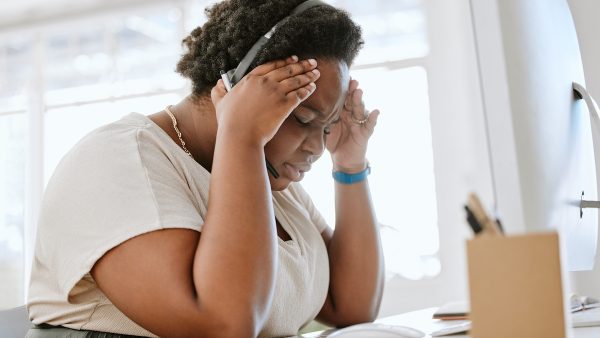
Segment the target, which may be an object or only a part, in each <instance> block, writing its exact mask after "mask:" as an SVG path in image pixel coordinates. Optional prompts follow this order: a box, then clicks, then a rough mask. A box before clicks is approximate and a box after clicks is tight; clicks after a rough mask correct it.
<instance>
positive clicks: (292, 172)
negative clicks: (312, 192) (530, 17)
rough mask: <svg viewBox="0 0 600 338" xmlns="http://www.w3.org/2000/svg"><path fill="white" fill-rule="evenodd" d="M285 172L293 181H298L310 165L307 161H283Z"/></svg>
mask: <svg viewBox="0 0 600 338" xmlns="http://www.w3.org/2000/svg"><path fill="white" fill-rule="evenodd" d="M283 166H284V167H285V172H286V174H287V176H288V177H289V178H291V179H292V180H293V181H300V180H302V178H303V177H304V173H305V172H307V171H309V170H310V168H311V166H310V164H307V163H295V164H291V163H287V162H286V163H284V164H283Z"/></svg>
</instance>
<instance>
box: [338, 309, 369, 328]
mask: <svg viewBox="0 0 600 338" xmlns="http://www.w3.org/2000/svg"><path fill="white" fill-rule="evenodd" d="M375 319H377V315H376V314H374V313H367V312H365V313H352V314H346V315H340V316H339V317H338V321H339V322H338V323H336V326H337V327H346V326H350V325H355V324H361V323H370V322H373V321H375Z"/></svg>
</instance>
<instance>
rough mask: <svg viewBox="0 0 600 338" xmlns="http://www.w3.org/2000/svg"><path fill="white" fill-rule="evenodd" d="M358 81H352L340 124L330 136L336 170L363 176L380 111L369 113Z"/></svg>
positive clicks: (330, 148)
mask: <svg viewBox="0 0 600 338" xmlns="http://www.w3.org/2000/svg"><path fill="white" fill-rule="evenodd" d="M362 95H363V91H362V90H361V89H359V88H358V81H356V80H350V85H349V86H348V95H347V96H346V100H345V103H344V107H343V108H342V111H341V112H340V121H339V122H337V123H335V124H332V125H331V128H330V134H329V135H328V136H327V144H326V146H327V150H329V152H330V153H331V158H332V160H333V166H334V170H341V171H345V172H350V173H351V172H359V171H362V170H364V169H365V166H366V154H367V144H368V141H369V138H370V137H371V135H372V134H373V130H374V129H375V125H376V124H377V118H378V117H379V110H373V111H371V112H369V111H368V110H366V109H365V104H364V102H363V100H362Z"/></svg>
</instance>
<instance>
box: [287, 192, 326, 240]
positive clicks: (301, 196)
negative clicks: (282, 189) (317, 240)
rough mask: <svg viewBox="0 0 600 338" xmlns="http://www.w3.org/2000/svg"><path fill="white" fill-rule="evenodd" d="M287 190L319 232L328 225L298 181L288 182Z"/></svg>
mask: <svg viewBox="0 0 600 338" xmlns="http://www.w3.org/2000/svg"><path fill="white" fill-rule="evenodd" d="M288 190H289V191H290V193H291V194H292V196H294V198H295V199H296V200H297V201H298V202H299V203H300V204H301V205H302V206H303V207H304V209H305V210H306V211H307V212H308V216H309V218H310V220H311V222H312V223H313V224H314V225H315V226H316V228H317V230H318V231H319V232H323V231H324V230H325V229H327V228H328V227H329V226H328V225H327V221H325V218H324V217H323V215H321V213H320V212H319V209H317V208H316V207H315V205H314V203H313V201H312V199H311V198H310V195H309V194H308V193H307V192H306V190H304V188H303V187H302V185H301V184H300V183H297V182H294V183H292V184H290V186H289V187H288Z"/></svg>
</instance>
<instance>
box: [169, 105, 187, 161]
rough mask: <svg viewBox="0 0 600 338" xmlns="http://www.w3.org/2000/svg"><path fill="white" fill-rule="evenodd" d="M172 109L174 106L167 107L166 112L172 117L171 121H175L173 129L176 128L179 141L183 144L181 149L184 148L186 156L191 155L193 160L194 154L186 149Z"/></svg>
mask: <svg viewBox="0 0 600 338" xmlns="http://www.w3.org/2000/svg"><path fill="white" fill-rule="evenodd" d="M171 107H172V106H166V107H165V112H167V114H168V115H169V116H170V117H171V120H172V121H173V128H175V132H176V133H177V137H179V141H180V142H181V148H183V151H185V152H186V154H188V155H190V157H191V158H192V159H193V158H194V156H192V153H190V151H189V150H188V149H187V148H186V147H185V142H184V141H183V138H182V137H181V132H180V131H179V128H177V120H176V119H175V115H173V112H171V109H170V108H171Z"/></svg>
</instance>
